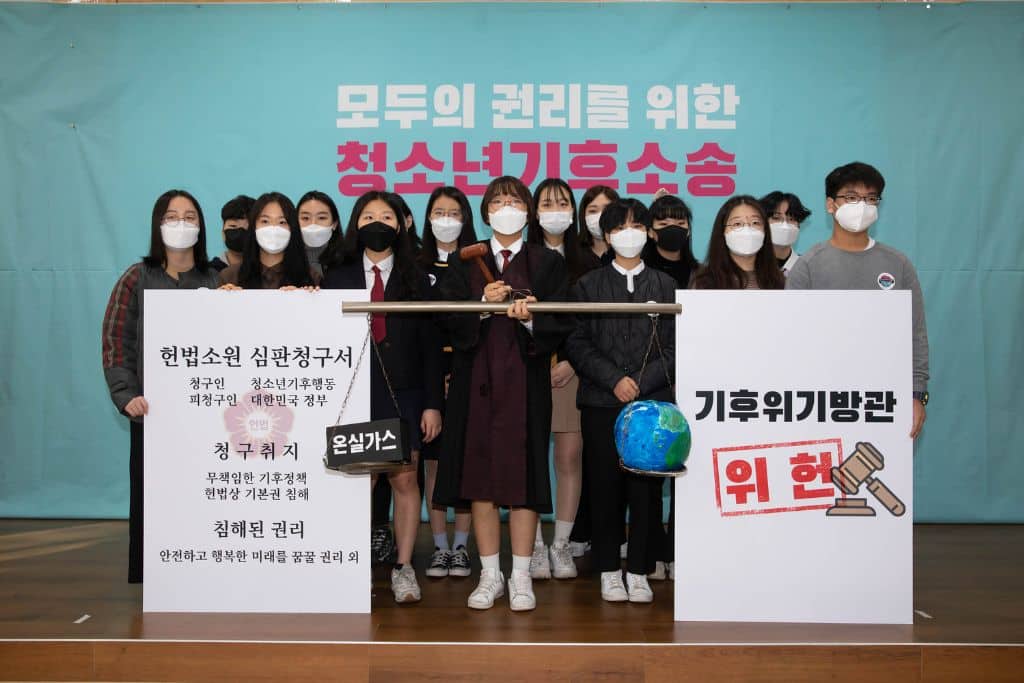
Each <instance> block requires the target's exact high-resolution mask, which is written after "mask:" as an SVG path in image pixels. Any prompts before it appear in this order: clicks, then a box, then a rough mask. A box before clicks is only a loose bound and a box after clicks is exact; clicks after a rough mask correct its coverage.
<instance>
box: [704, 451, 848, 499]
mask: <svg viewBox="0 0 1024 683" xmlns="http://www.w3.org/2000/svg"><path fill="white" fill-rule="evenodd" d="M711 454H712V462H713V464H714V468H715V500H716V502H717V503H718V509H719V510H720V511H721V513H722V516H723V517H732V516H735V515H758V514H765V513H770V512H796V511H799V510H825V509H828V508H830V507H832V505H833V504H834V502H835V500H836V497H837V496H839V497H840V498H843V497H845V494H844V493H842V492H841V491H839V490H838V489H836V487H835V486H833V485H832V472H831V471H832V468H833V467H838V466H839V465H840V464H842V462H843V442H842V439H838V438H837V439H821V440H818V441H793V442H789V443H771V444H759V445H753V446H729V447H726V448H715V449H713V450H712V451H711Z"/></svg>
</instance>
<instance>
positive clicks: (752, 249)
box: [725, 225, 764, 256]
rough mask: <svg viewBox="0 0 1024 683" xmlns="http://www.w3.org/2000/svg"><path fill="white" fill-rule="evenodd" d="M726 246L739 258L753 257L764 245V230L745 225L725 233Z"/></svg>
mask: <svg viewBox="0 0 1024 683" xmlns="http://www.w3.org/2000/svg"><path fill="white" fill-rule="evenodd" d="M725 245H726V246H727V247H729V251H731V252H732V253H734V254H736V255H737V256H753V255H754V254H756V253H757V252H759V251H761V247H762V246H763V245H764V230H758V229H757V228H755V227H753V226H750V225H743V226H740V227H738V228H736V229H735V230H730V231H729V232H727V233H725Z"/></svg>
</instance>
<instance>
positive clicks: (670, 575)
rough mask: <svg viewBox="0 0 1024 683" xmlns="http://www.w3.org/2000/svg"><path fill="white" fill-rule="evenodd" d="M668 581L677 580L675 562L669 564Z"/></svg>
mask: <svg viewBox="0 0 1024 683" xmlns="http://www.w3.org/2000/svg"><path fill="white" fill-rule="evenodd" d="M668 580H669V581H675V580H676V563H675V562H669V563H668Z"/></svg>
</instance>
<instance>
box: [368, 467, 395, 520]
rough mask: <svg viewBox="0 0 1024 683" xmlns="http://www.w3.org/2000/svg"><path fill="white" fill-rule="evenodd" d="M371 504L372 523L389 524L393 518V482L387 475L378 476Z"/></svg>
mask: <svg viewBox="0 0 1024 683" xmlns="http://www.w3.org/2000/svg"><path fill="white" fill-rule="evenodd" d="M371 501H372V502H371V505H370V525H371V526H387V524H388V522H389V521H390V520H391V482H389V481H388V478H387V477H386V476H381V477H377V483H376V484H374V486H373V492H372V494H371Z"/></svg>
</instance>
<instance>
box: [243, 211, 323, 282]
mask: <svg viewBox="0 0 1024 683" xmlns="http://www.w3.org/2000/svg"><path fill="white" fill-rule="evenodd" d="M268 204H277V205H278V206H280V207H281V212H282V213H284V218H285V220H286V221H287V222H288V231H289V232H290V233H291V237H290V238H289V239H288V246H287V247H285V248H284V261H283V262H282V266H283V268H284V278H283V279H282V280H281V285H282V286H291V287H306V286H308V285H311V284H313V277H312V275H310V272H309V259H307V258H306V249H305V243H304V242H303V241H302V230H300V229H299V215H298V213H297V212H296V211H295V205H293V204H292V200H290V199H288V197H286V196H284V195H283V194H281V193H280V192H267V193H265V194H262V195H260V196H259V199H257V200H256V203H255V204H253V205H252V210H251V211H250V212H249V229H250V230H252V231H253V232H252V239H250V240H248V241H247V242H246V243H245V251H243V252H242V266H241V268H239V270H238V284H239V285H241V286H242V287H243V288H245V289H261V288H262V287H263V278H262V272H263V266H262V264H261V263H260V245H259V242H257V241H256V230H257V229H258V227H259V226H257V225H256V221H257V219H259V217H260V214H261V213H263V209H265V208H266V207H267V205H268Z"/></svg>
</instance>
